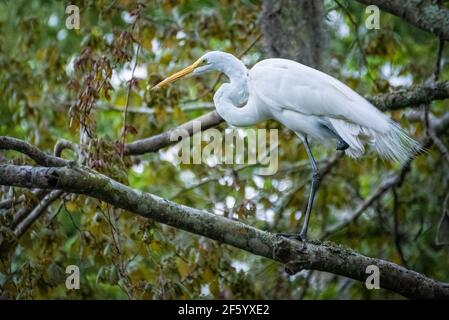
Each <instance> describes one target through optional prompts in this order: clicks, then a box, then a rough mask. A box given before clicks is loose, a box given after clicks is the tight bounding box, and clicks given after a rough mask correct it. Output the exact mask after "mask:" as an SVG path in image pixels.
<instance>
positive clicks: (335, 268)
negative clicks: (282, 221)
mask: <svg viewBox="0 0 449 320" xmlns="http://www.w3.org/2000/svg"><path fill="white" fill-rule="evenodd" d="M0 185H9V186H16V187H25V188H42V189H56V190H63V191H66V192H70V193H76V194H84V195H87V196H90V197H93V198H96V199H99V200H102V201H105V202H107V203H109V204H111V205H113V206H116V207H119V208H122V209H125V210H128V211H130V212H133V213H136V214H138V215H141V216H143V217H145V218H150V219H153V220H155V221H158V222H161V223H164V224H167V225H170V226H172V227H175V228H179V229H182V230H185V231H189V232H192V233H194V234H197V235H202V236H205V237H208V238H211V239H214V240H217V241H220V242H222V243H226V244H229V245H231V246H234V247H237V248H239V249H243V250H245V251H248V252H251V253H253V254H256V255H259V256H263V257H266V258H269V259H273V260H276V261H279V262H281V263H284V264H286V268H287V271H288V272H289V273H292V274H293V273H295V272H298V271H300V270H302V269H313V270H320V271H326V272H331V273H334V274H337V275H341V276H345V277H348V278H352V279H355V280H359V281H362V282H365V281H366V278H367V276H368V275H369V274H367V273H366V268H367V267H368V266H369V265H375V266H377V267H378V268H379V271H380V286H381V287H382V288H385V289H388V290H391V291H393V292H396V293H399V294H401V295H403V296H404V297H408V298H413V299H449V284H447V283H441V282H438V281H435V280H432V279H430V278H427V277H426V276H424V275H422V274H419V273H417V272H414V271H411V270H408V269H406V268H403V267H401V266H398V265H396V264H394V263H392V262H388V261H385V260H381V259H375V258H370V257H366V256H364V255H362V254H360V253H357V252H355V251H353V250H350V249H347V248H345V247H341V246H338V245H334V244H331V243H327V242H308V243H307V244H306V245H305V246H304V245H303V243H301V242H298V241H293V240H290V239H287V238H283V237H279V236H276V235H274V234H272V233H269V232H265V231H262V230H259V229H256V228H254V227H251V226H249V225H246V224H243V223H241V222H238V221H235V220H231V219H228V218H225V217H222V216H218V215H215V214H212V213H209V212H207V211H203V210H198V209H195V208H190V207H187V206H184V205H180V204H176V203H174V202H171V201H168V200H165V199H163V198H160V197H158V196H155V195H153V194H150V193H144V192H141V191H138V190H134V189H132V188H129V187H127V186H125V185H123V184H121V183H118V182H117V181H114V180H112V179H110V178H108V177H106V176H104V175H102V174H99V173H97V172H95V171H93V170H90V169H87V168H84V167H71V166H67V167H58V168H56V167H55V168H47V167H31V166H16V165H0Z"/></svg>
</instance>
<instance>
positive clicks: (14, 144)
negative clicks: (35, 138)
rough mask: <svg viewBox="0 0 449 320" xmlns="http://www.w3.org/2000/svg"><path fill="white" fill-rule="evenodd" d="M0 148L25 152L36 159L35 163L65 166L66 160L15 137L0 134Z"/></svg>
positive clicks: (46, 165)
mask: <svg viewBox="0 0 449 320" xmlns="http://www.w3.org/2000/svg"><path fill="white" fill-rule="evenodd" d="M0 150H15V151H18V152H20V153H23V154H26V155H27V156H29V157H30V158H31V159H33V160H34V161H36V163H37V164H39V165H41V166H44V167H62V166H65V165H66V164H67V163H68V161H66V160H64V159H61V158H57V157H54V156H51V155H48V154H46V153H45V152H42V151H41V150H39V149H38V148H36V147H35V146H33V145H31V144H29V143H27V142H25V141H23V140H19V139H16V138H11V137H4V136H0Z"/></svg>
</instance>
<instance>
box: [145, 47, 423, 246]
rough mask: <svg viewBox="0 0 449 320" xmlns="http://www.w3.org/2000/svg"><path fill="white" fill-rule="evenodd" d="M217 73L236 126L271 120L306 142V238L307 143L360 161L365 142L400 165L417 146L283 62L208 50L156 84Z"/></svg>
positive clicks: (371, 112) (224, 109)
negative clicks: (248, 60)
mask: <svg viewBox="0 0 449 320" xmlns="http://www.w3.org/2000/svg"><path fill="white" fill-rule="evenodd" d="M213 70H216V71H220V72H222V73H224V74H225V75H226V76H227V77H228V78H229V80H230V83H225V84H223V85H222V86H221V87H220V88H219V89H218V90H217V92H216V93H215V95H214V104H215V108H216V110H217V112H218V114H219V115H220V116H221V117H222V118H223V119H224V120H225V121H226V122H227V123H229V124H231V125H234V126H249V125H253V124H256V123H257V122H260V121H263V120H267V119H275V120H277V121H279V122H280V123H282V124H283V125H285V126H286V127H288V128H289V129H291V130H293V131H294V132H295V133H296V134H297V135H298V136H299V137H300V138H301V139H302V140H303V142H304V146H305V149H306V151H307V155H308V157H309V160H310V165H311V168H312V182H311V188H310V195H309V199H308V202H307V209H306V215H305V219H304V223H303V227H302V229H301V231H300V233H299V234H298V236H299V237H298V238H299V239H302V240H305V239H306V237H307V228H308V224H309V219H310V212H311V210H312V205H313V200H314V197H315V192H316V189H317V185H318V181H319V173H318V168H317V165H316V163H315V159H314V158H313V154H312V151H311V150H310V146H309V139H308V138H313V139H317V140H321V141H329V140H330V141H332V140H334V141H336V149H337V150H344V152H345V153H346V154H347V155H349V156H350V157H353V158H358V157H360V156H361V155H362V154H363V153H364V151H365V148H364V142H366V143H369V144H371V145H373V146H374V148H375V150H376V151H377V153H378V154H379V155H381V156H382V157H384V158H387V159H390V160H394V161H398V162H404V161H406V160H407V159H408V157H409V155H410V154H411V152H413V151H416V150H418V149H419V146H418V144H417V143H416V142H415V141H414V140H413V139H411V138H410V137H409V136H407V134H406V133H405V132H404V130H402V129H401V128H400V127H399V125H398V124H396V123H395V122H393V121H392V120H391V119H389V118H388V117H387V116H385V115H384V114H383V113H381V112H380V111H379V110H378V109H376V108H375V107H374V106H373V105H371V104H370V103H369V102H368V101H367V100H365V99H364V98H363V97H361V96H360V95H359V94H357V93H356V92H355V91H353V90H352V89H351V88H349V87H348V86H346V85H345V84H343V83H342V82H340V81H339V80H337V79H335V78H333V77H331V76H329V75H327V74H325V73H323V72H321V71H318V70H315V69H312V68H310V67H307V66H305V65H302V64H300V63H297V62H295V61H291V60H286V59H266V60H263V61H260V62H259V63H257V64H256V65H254V67H253V68H252V69H251V70H248V69H247V68H246V67H245V65H244V64H243V63H242V62H241V61H240V60H239V59H237V58H236V57H234V56H233V55H231V54H229V53H225V52H220V51H212V52H208V53H206V54H205V55H203V56H202V57H201V58H199V59H198V60H197V61H196V62H194V63H193V64H192V65H190V66H188V67H187V68H185V69H183V70H181V71H179V72H177V73H175V74H173V75H172V76H170V77H168V78H167V79H165V80H163V81H161V82H160V83H158V84H157V85H156V86H155V87H154V88H153V89H158V88H161V87H163V86H165V85H167V84H169V83H171V82H173V81H175V80H178V79H180V78H181V77H183V76H186V75H188V74H193V75H200V74H202V73H205V72H208V71H213Z"/></svg>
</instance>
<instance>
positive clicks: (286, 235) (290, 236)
mask: <svg viewBox="0 0 449 320" xmlns="http://www.w3.org/2000/svg"><path fill="white" fill-rule="evenodd" d="M276 236H278V237H284V238H288V239H293V240H296V241H299V242H301V244H302V247H301V249H300V251H304V250H305V249H306V245H307V244H306V238H305V237H304V238H303V237H302V236H301V235H300V234H299V233H283V232H282V233H276Z"/></svg>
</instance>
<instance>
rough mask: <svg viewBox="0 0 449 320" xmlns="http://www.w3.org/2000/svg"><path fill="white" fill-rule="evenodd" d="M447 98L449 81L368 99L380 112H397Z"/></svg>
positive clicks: (399, 90) (400, 90)
mask: <svg viewBox="0 0 449 320" xmlns="http://www.w3.org/2000/svg"><path fill="white" fill-rule="evenodd" d="M447 98H449V81H443V82H437V83H431V84H423V85H420V86H414V87H410V88H401V89H398V90H395V91H393V92H391V93H384V94H379V95H377V96H375V97H372V98H368V100H369V101H370V102H371V103H372V104H374V105H375V106H376V107H377V108H378V109H380V110H382V111H388V110H398V109H403V108H405V107H415V108H416V107H420V106H421V105H422V104H423V103H429V102H432V101H435V100H443V99H447Z"/></svg>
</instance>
